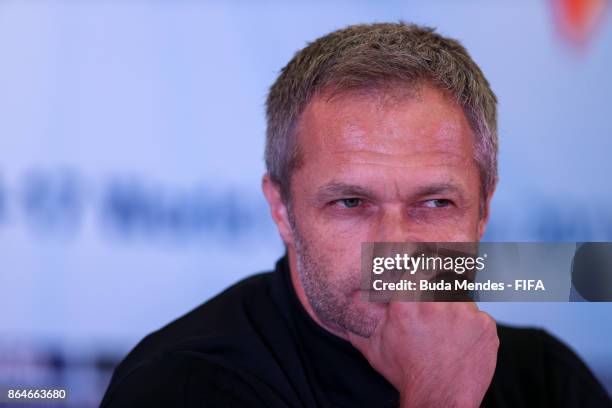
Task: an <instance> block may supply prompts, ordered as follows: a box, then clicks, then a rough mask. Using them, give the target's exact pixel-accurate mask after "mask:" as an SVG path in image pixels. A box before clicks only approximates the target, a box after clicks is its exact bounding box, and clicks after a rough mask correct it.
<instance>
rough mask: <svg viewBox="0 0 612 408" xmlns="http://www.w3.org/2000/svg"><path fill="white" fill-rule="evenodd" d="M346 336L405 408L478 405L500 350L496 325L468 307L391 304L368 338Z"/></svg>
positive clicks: (456, 304) (453, 303)
mask: <svg viewBox="0 0 612 408" xmlns="http://www.w3.org/2000/svg"><path fill="white" fill-rule="evenodd" d="M348 337H349V341H350V342H351V343H352V344H353V345H354V346H355V347H356V348H357V349H358V350H359V351H360V352H361V353H362V354H363V355H364V356H365V357H366V358H367V359H368V361H369V362H370V364H371V365H372V367H374V369H375V370H377V371H378V372H379V373H381V374H382V375H383V376H384V377H385V378H386V379H387V380H388V381H389V382H390V383H391V384H393V386H394V387H395V388H397V390H398V391H399V392H400V395H401V406H402V407H404V408H406V407H462V408H463V407H478V406H480V403H481V402H482V399H483V398H484V395H485V393H486V391H487V389H488V388H489V385H490V383H491V379H492V378H493V373H494V371H495V365H496V362H497V350H498V347H499V339H498V338H497V328H496V325H495V321H494V320H493V318H491V317H490V316H489V315H488V314H486V313H485V312H481V311H479V310H478V307H477V306H476V304H475V303H471V302H465V303H463V302H461V303H459V302H452V303H443V302H413V303H412V302H411V303H408V302H390V303H389V305H388V306H387V310H386V313H385V315H384V317H383V318H382V320H381V321H380V322H379V323H378V325H377V327H376V330H375V331H374V333H373V334H372V335H371V336H370V337H369V338H365V337H361V336H358V335H355V334H352V333H349V336H348Z"/></svg>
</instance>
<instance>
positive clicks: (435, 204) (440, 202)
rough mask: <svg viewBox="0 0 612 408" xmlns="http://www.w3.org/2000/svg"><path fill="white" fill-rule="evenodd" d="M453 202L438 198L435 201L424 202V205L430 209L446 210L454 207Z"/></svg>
mask: <svg viewBox="0 0 612 408" xmlns="http://www.w3.org/2000/svg"><path fill="white" fill-rule="evenodd" d="M452 204H453V202H452V201H451V200H447V199H444V198H436V199H434V200H427V201H423V205H424V206H425V207H428V208H444V207H449V206H450V205H452Z"/></svg>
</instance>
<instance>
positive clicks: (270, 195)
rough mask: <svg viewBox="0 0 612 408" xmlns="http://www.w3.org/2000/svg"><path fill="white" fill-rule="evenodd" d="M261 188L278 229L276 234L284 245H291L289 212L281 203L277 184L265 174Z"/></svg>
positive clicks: (291, 234)
mask: <svg viewBox="0 0 612 408" xmlns="http://www.w3.org/2000/svg"><path fill="white" fill-rule="evenodd" d="M261 188H262V190H263V193H264V195H265V196H266V200H267V201H268V204H269V205H270V214H271V215H272V219H273V220H274V223H275V224H276V227H277V228H278V232H279V234H280V236H281V238H282V240H283V241H284V242H285V245H287V246H289V245H293V242H294V240H293V230H292V228H291V223H290V222H289V211H288V210H287V206H286V205H285V203H284V202H283V199H282V197H281V193H280V187H279V186H278V184H276V183H275V182H273V181H272V179H271V178H270V175H269V174H268V173H266V174H265V175H264V176H263V180H262V182H261Z"/></svg>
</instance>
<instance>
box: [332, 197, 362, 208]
mask: <svg viewBox="0 0 612 408" xmlns="http://www.w3.org/2000/svg"><path fill="white" fill-rule="evenodd" d="M334 204H337V205H339V206H341V207H344V208H355V207H359V206H360V205H361V204H362V200H361V198H356V197H350V198H341V199H340V200H336V201H334Z"/></svg>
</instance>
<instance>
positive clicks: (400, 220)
mask: <svg viewBox="0 0 612 408" xmlns="http://www.w3.org/2000/svg"><path fill="white" fill-rule="evenodd" d="M375 222H376V223H377V225H375V227H374V228H373V238H374V240H373V241H374V242H418V241H419V234H418V231H417V228H416V226H415V225H414V222H412V221H411V220H410V218H409V217H408V215H407V213H406V208H404V206H401V205H395V206H389V207H387V208H385V209H383V210H382V211H381V213H380V215H379V217H378V219H377V220H376V221H375Z"/></svg>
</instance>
